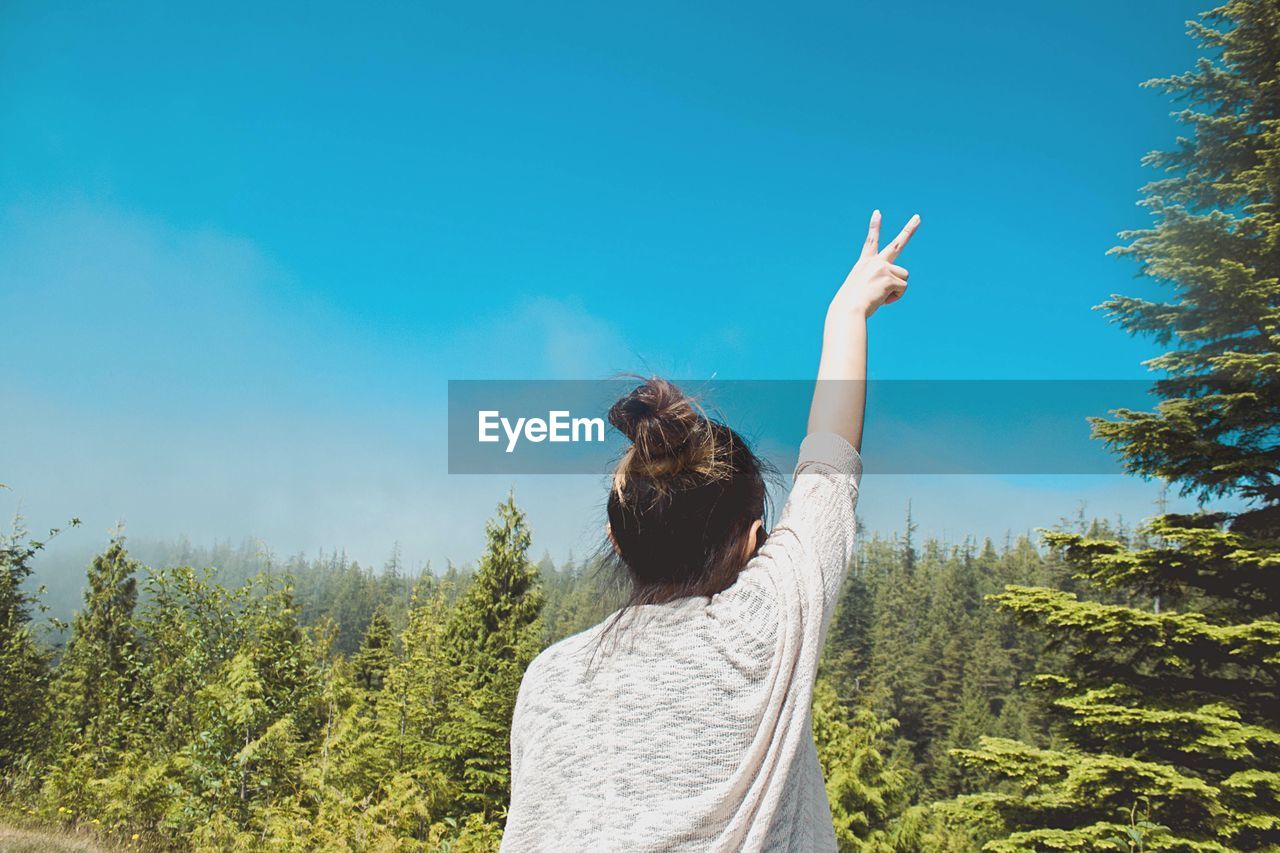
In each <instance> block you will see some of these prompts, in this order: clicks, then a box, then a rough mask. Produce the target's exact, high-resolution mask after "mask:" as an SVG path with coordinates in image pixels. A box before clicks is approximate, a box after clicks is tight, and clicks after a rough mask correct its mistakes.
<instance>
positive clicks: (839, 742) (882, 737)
mask: <svg viewBox="0 0 1280 853" xmlns="http://www.w3.org/2000/svg"><path fill="white" fill-rule="evenodd" d="M894 728H895V724H894V723H893V722H892V721H888V722H884V721H881V720H879V719H878V718H877V717H876V715H875V714H874V713H873V712H872V711H871V710H870V709H869V708H868V707H866V706H865V705H860V706H858V707H857V708H856V710H854V711H852V712H851V711H849V710H847V709H846V708H845V707H844V706H843V705H842V704H841V703H840V699H839V698H838V697H837V695H836V691H835V688H834V687H833V686H832V684H831V683H830V682H829V681H827V680H825V679H819V681H818V683H817V685H815V687H814V691H813V735H814V739H815V740H816V741H817V744H818V759H819V761H820V762H821V763H822V771H823V778H824V779H825V780H826V787H827V799H828V801H829V802H830V805H831V817H832V820H833V821H834V822H835V830H836V841H837V843H838V844H839V845H840V850H841V851H872V850H885V849H888V847H887V839H888V834H889V831H890V826H891V824H892V822H893V820H894V819H896V818H897V817H898V816H899V815H901V814H902V812H903V811H904V810H905V808H906V805H907V796H908V794H907V788H906V782H905V780H904V779H903V778H902V775H901V774H900V773H899V772H898V771H897V770H896V769H895V768H893V767H892V766H891V765H890V763H889V760H888V758H887V749H886V741H887V738H888V735H889V734H890V733H891V732H892V731H893V729H894Z"/></svg>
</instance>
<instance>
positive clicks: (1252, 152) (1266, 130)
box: [940, 0, 1280, 851]
mask: <svg viewBox="0 0 1280 853" xmlns="http://www.w3.org/2000/svg"><path fill="white" fill-rule="evenodd" d="M1192 33H1193V35H1195V36H1196V37H1198V38H1199V40H1200V42H1201V45H1202V46H1203V47H1204V48H1205V49H1206V50H1207V51H1208V52H1209V53H1210V54H1211V56H1210V57H1208V58H1205V59H1203V60H1202V61H1201V62H1200V63H1199V64H1198V65H1197V67H1196V69H1195V70H1194V71H1192V72H1189V73H1187V74H1183V75H1178V76H1176V77H1171V78H1167V79H1163V80H1157V81H1153V82H1152V84H1151V85H1153V86H1157V87H1159V88H1161V89H1163V90H1165V91H1166V92H1169V93H1171V94H1173V95H1174V96H1176V97H1179V98H1181V99H1183V100H1185V101H1186V102H1187V108H1186V109H1185V110H1184V111H1183V112H1182V113H1181V114H1180V117H1181V118H1182V120H1183V121H1184V122H1185V123H1187V124H1188V125H1189V126H1190V127H1191V134H1190V136H1188V137H1187V138H1184V139H1182V140H1180V141H1179V147H1178V149H1177V150H1176V151H1173V152H1166V153H1157V154H1153V155H1152V156H1151V157H1150V158H1148V161H1149V162H1150V163H1151V164H1152V165H1155V166H1157V167H1159V168H1162V169H1164V170H1165V175H1166V176H1165V177H1163V178H1162V179H1160V180H1157V181H1155V182H1153V183H1151V184H1149V185H1148V186H1147V188H1146V194H1147V204H1148V206H1149V207H1150V209H1151V210H1152V211H1153V212H1154V213H1155V215H1156V220H1157V221H1156V224H1155V226H1154V227H1153V228H1151V229H1148V230H1144V231H1137V232H1132V233H1130V234H1126V235H1125V236H1126V238H1128V239H1130V240H1131V242H1130V243H1129V245H1128V246H1127V247H1125V248H1124V249H1122V250H1119V251H1120V252H1121V253H1122V254H1127V255H1130V256H1132V257H1134V258H1136V259H1137V260H1138V261H1139V262H1140V263H1141V265H1142V269H1143V272H1144V273H1146V274H1147V275H1149V276H1151V277H1152V278H1154V279H1156V280H1157V281H1160V282H1162V283H1165V284H1168V285H1170V286H1171V287H1172V288H1173V289H1174V291H1175V299H1174V300H1173V301H1171V302H1169V303H1156V302H1152V301H1149V300H1143V299H1135V298H1130V297H1120V296H1117V297H1113V298H1112V300H1111V301H1110V302H1108V303H1107V304H1106V306H1105V307H1106V308H1107V310H1108V311H1109V312H1110V313H1111V315H1112V317H1113V318H1114V319H1115V320H1116V321H1117V322H1118V323H1119V324H1120V325H1122V326H1123V327H1124V328H1125V329H1126V330H1128V331H1130V332H1134V333H1143V334H1149V335H1152V336H1153V337H1155V338H1156V339H1157V340H1158V341H1160V342H1162V343H1165V344H1169V343H1173V344H1174V349H1173V350H1172V351H1170V352H1169V353H1167V354H1165V355H1163V356H1161V357H1159V358H1156V359H1153V360H1152V361H1151V362H1149V364H1150V366H1151V368H1152V369H1153V370H1155V371H1159V372H1161V374H1162V375H1161V377H1160V378H1159V379H1158V380H1157V381H1156V383H1155V390H1156V393H1157V394H1158V395H1159V396H1160V397H1161V398H1163V399H1162V401H1161V402H1160V403H1159V405H1158V406H1157V408H1156V411H1154V412H1134V411H1128V410H1125V411H1120V412H1117V413H1116V420H1113V421H1105V420H1097V421H1095V424H1094V429H1095V433H1096V435H1098V436H1099V437H1100V438H1102V439H1103V440H1105V441H1106V442H1107V443H1108V444H1109V445H1110V446H1111V447H1113V448H1114V449H1115V450H1116V451H1117V452H1118V453H1119V455H1120V456H1121V458H1122V459H1123V460H1124V462H1125V465H1126V466H1127V468H1128V469H1129V470H1130V471H1132V472H1135V473H1138V474H1142V475H1144V476H1156V477H1162V478H1165V479H1167V480H1170V481H1177V482H1178V483H1179V485H1180V487H1181V489H1182V491H1183V492H1184V493H1187V494H1196V495H1198V496H1200V497H1201V498H1202V499H1208V498H1213V497H1218V496H1233V497H1237V498H1240V499H1243V500H1244V501H1245V504H1246V509H1245V510H1244V511H1239V512H1214V513H1209V512H1202V513H1200V514H1196V515H1190V516H1186V515H1172V514H1165V515H1163V516H1161V517H1159V518H1157V519H1155V520H1154V521H1153V522H1151V523H1150V524H1149V525H1148V527H1147V529H1146V531H1145V538H1144V541H1142V542H1125V541H1121V540H1119V539H1117V538H1116V537H1111V536H1102V535H1096V534H1092V533H1090V534H1086V533H1070V532H1064V531H1058V532H1052V533H1048V534H1046V537H1045V538H1046V541H1047V542H1048V544H1049V545H1050V546H1051V547H1053V548H1054V549H1055V550H1056V551H1058V552H1059V553H1060V554H1061V555H1062V557H1063V558H1064V559H1065V560H1066V561H1067V563H1068V564H1069V565H1070V566H1071V567H1072V569H1073V573H1074V577H1075V579H1076V581H1078V582H1080V583H1081V584H1082V585H1084V586H1085V587H1087V588H1091V589H1094V590H1097V591H1098V593H1099V594H1100V596H1101V600H1090V599H1085V598H1082V597H1081V596H1079V595H1077V594H1076V593H1075V592H1072V591H1067V590H1061V589H1050V588H1045V587H1042V586H1027V585H1010V586H1009V587H1007V588H1006V590H1005V591H1004V592H1003V593H1001V594H999V595H996V596H993V600H994V601H995V602H996V603H997V604H998V605H999V606H1000V607H1001V609H1002V610H1004V611H1006V612H1008V613H1009V614H1011V615H1012V616H1013V617H1014V618H1016V619H1017V620H1018V621H1019V622H1020V623H1022V624H1024V625H1027V626H1030V627H1032V628H1035V629H1036V630H1038V631H1040V632H1043V633H1044V634H1045V635H1046V636H1047V637H1049V638H1050V639H1051V641H1052V642H1053V644H1054V645H1055V647H1057V648H1059V649H1061V650H1062V655H1063V657H1062V666H1061V667H1060V668H1058V669H1057V670H1056V671H1055V672H1051V673H1046V674H1044V675H1041V676H1040V677H1038V678H1035V679H1032V680H1031V681H1030V684H1031V685H1032V686H1034V687H1036V688H1038V689H1039V690H1040V692H1041V693H1042V694H1043V695H1044V697H1045V699H1046V702H1047V703H1048V709H1049V712H1050V714H1051V715H1052V719H1053V721H1054V731H1055V733H1056V735H1057V737H1058V740H1059V742H1060V743H1059V744H1058V745H1056V748H1052V749H1042V748H1037V747H1036V746H1033V745H1030V744H1027V743H1023V742H1021V741H1017V740H1008V739H999V738H984V739H983V740H982V741H981V743H980V745H979V746H978V747H977V748H976V749H959V750H957V751H956V753H955V754H956V757H957V760H958V761H960V762H961V763H962V764H963V765H965V766H967V767H970V768H973V769H975V770H980V771H983V772H985V773H986V774H987V776H988V777H989V779H990V780H991V784H990V785H989V786H988V788H987V790H986V791H984V792H983V793H975V794H972V795H968V796H961V797H959V798H957V799H955V800H953V801H951V802H950V803H947V804H945V805H943V806H941V807H940V811H942V812H945V813H946V814H948V816H949V817H951V818H952V819H953V820H956V821H959V822H964V823H967V824H969V825H970V826H972V827H975V828H976V829H977V830H979V831H980V832H981V833H982V834H984V835H985V836H986V837H987V838H989V839H990V840H989V841H988V843H987V845H986V847H985V849H988V850H993V851H1012V850H1045V849H1050V850H1095V849H1119V850H1138V849H1141V850H1215V851H1217V850H1222V851H1225V850H1259V849H1275V848H1277V847H1280V797H1278V796H1277V793H1280V774H1278V773H1277V772H1276V769H1275V768H1276V767H1277V766H1280V574H1278V573H1277V569H1278V568H1280V447H1277V445H1276V441H1275V438H1276V432H1275V430H1276V424H1277V423H1280V370H1277V367H1278V366H1280V266H1278V265H1277V264H1278V262H1277V258H1280V253H1277V251H1276V248H1277V241H1278V240H1280V223H1278V222H1277V218H1276V215H1277V211H1276V189H1277V186H1280V170H1278V169H1277V165H1280V153H1278V152H1280V99H1278V98H1277V97H1276V94H1277V92H1280V6H1277V5H1276V4H1275V3H1274V2H1264V0H1234V2H1229V3H1227V4H1225V5H1223V6H1221V7H1220V8H1218V9H1216V10H1214V11H1212V12H1210V13H1207V14H1206V15H1205V16H1204V18H1203V22H1201V23H1194V24H1192Z"/></svg>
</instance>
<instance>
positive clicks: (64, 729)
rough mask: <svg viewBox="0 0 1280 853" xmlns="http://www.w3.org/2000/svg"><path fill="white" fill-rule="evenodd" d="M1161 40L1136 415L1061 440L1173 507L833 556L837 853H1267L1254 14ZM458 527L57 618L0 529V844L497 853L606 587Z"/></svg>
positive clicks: (220, 576) (1277, 473)
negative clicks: (519, 776) (419, 539)
mask: <svg viewBox="0 0 1280 853" xmlns="http://www.w3.org/2000/svg"><path fill="white" fill-rule="evenodd" d="M1191 33H1192V36H1193V37H1194V38H1195V39H1197V40H1198V43H1199V45H1200V46H1201V48H1202V51H1203V59H1202V60H1201V62H1200V63H1199V64H1198V65H1196V67H1195V68H1194V69H1192V70H1190V71H1188V72H1186V73H1183V74H1177V75H1173V76H1170V77H1167V78H1162V79H1158V80H1153V81H1150V82H1149V83H1148V84H1147V85H1148V86H1150V87H1151V88H1154V89H1157V90H1159V91H1161V92H1163V93H1164V94H1165V95H1166V96H1168V97H1170V98H1171V99H1172V100H1173V102H1174V103H1175V104H1177V107H1178V110H1179V112H1177V113H1176V115H1177V117H1178V118H1179V120H1180V121H1181V122H1182V124H1183V127H1184V135H1183V136H1181V137H1179V138H1178V139H1177V140H1176V143H1175V144H1174V145H1173V146H1172V147H1171V148H1170V149H1169V150H1167V151H1160V152H1155V153H1153V154H1151V155H1149V157H1148V159H1147V163H1148V165H1150V166H1151V167H1152V168H1153V169H1154V170H1156V172H1157V177H1156V178H1155V179H1154V180H1153V181H1152V182H1151V183H1150V184H1148V185H1147V186H1146V187H1145V188H1143V196H1144V204H1145V206H1146V208H1147V210H1148V211H1149V212H1150V213H1151V214H1152V225H1151V227H1149V228H1147V229H1143V230H1137V231H1132V232H1124V233H1122V234H1121V240H1122V245H1121V246H1120V247H1118V248H1117V249H1116V250H1115V253H1116V254H1118V255H1120V256H1122V257H1124V258H1127V259H1129V260H1130V261H1132V262H1136V264H1137V266H1138V270H1139V272H1140V273H1141V274H1142V275H1143V276H1145V277H1146V278H1147V279H1148V280H1149V281H1152V282H1155V283H1157V284H1158V285H1160V286H1162V287H1163V288H1164V292H1165V294H1166V295H1167V298H1166V299H1164V300H1163V301H1153V300H1150V299H1145V298H1139V297H1132V296H1124V295H1116V296H1113V297H1112V298H1111V299H1110V300H1109V301H1108V302H1107V303H1105V304H1104V305H1103V306H1101V308H1102V311H1103V312H1104V313H1105V315H1106V317H1107V318H1109V319H1110V321H1111V322H1113V323H1114V324H1116V325H1117V326H1118V327H1119V330H1118V332H1117V333H1118V334H1119V333H1128V334H1133V335H1138V336H1144V337H1146V338H1148V339H1150V340H1152V341H1155V342H1156V343H1157V344H1158V345H1160V346H1161V348H1162V349H1165V350H1166V352H1165V354H1163V355H1160V356H1158V357H1157V358H1154V359H1152V360H1151V361H1150V362H1148V366H1149V367H1150V369H1151V371H1152V372H1153V380H1152V382H1153V387H1154V391H1155V393H1156V395H1157V396H1158V398H1159V403H1158V405H1157V406H1156V407H1155V409H1154V411H1129V410H1120V411H1117V412H1111V413H1106V412H1100V413H1098V418H1097V419H1095V420H1094V422H1093V431H1094V435H1095V438H1096V440H1098V441H1100V442H1104V443H1105V444H1106V446H1107V447H1108V448H1109V449H1110V450H1111V451H1112V452H1114V453H1115V454H1117V455H1118V457H1119V458H1120V460H1121V461H1122V462H1123V464H1124V466H1125V468H1126V470H1127V471H1128V472H1129V473H1131V474H1133V475H1137V476H1142V477H1146V478H1149V479H1153V480H1158V481H1163V482H1164V483H1167V484H1168V487H1169V488H1170V489H1173V490H1177V491H1179V492H1180V493H1181V494H1183V495H1187V496H1192V497H1194V498H1197V499H1198V500H1199V504H1198V505H1199V506H1200V510H1199V511H1197V512H1194V513H1183V514H1178V513H1170V512H1161V513H1159V514H1157V515H1155V516H1154V517H1152V518H1150V519H1147V520H1145V521H1144V522H1143V523H1141V524H1139V525H1137V526H1134V527H1128V526H1125V525H1121V524H1119V523H1110V522H1105V521H1100V520H1090V519H1087V518H1084V517H1080V518H1076V519H1067V520H1061V519H1059V520H1055V519H1046V520H1045V528H1044V529H1043V530H1042V531H1041V532H1040V533H1039V534H1038V536H1037V537H1036V538H1028V537H1018V538H1012V537H1011V538H1009V539H1007V540H1006V541H1002V542H991V541H975V540H972V539H969V540H964V541H961V542H959V543H958V544H957V543H943V542H939V541H933V540H927V539H926V540H923V541H922V540H921V539H920V538H919V537H918V536H917V534H916V527H915V523H914V521H913V519H912V518H911V517H910V514H909V513H908V514H907V516H906V518H904V520H903V526H902V528H901V530H900V531H899V532H898V533H896V534H895V535H892V536H885V535H874V534H866V535H864V536H863V537H862V539H861V540H860V542H859V544H858V548H857V550H856V556H855V558H854V563H853V565H852V566H851V567H850V571H849V576H848V579H847V581H846V584H845V587H844V590H843V593H842V596H841V600H840V602H839V605H838V609H837V611H836V615H835V618H834V620H833V622H832V626H831V629H830V633H829V635H828V637H827V645H826V648H825V651H824V657H823V660H822V664H821V668H820V672H819V682H818V686H817V689H816V691H815V696H814V704H813V731H814V736H815V739H816V741H817V745H818V750H819V756H820V758H821V762H822V765H823V770H824V775H825V778H826V786H827V794H828V798H829V801H830V804H831V810H832V815H833V818H834V821H835V829H836V834H837V838H838V841H839V844H840V847H841V849H842V850H847V851H877V853H888V851H969V850H987V851H993V853H1008V852H1009V851H1039V850H1081V851H1083V850H1119V851H1139V850H1142V851H1147V850H1151V851H1155V850H1177V851H1237V850H1280V442H1278V441H1277V439H1278V438H1280V434H1278V432H1280V431H1278V428H1277V425H1278V424H1280V209H1278V208H1277V194H1278V192H1277V191H1278V190H1280V4H1277V3H1276V2H1274V0H1232V2H1228V3H1226V4H1225V5H1223V6H1221V7H1220V8H1218V9H1216V10H1213V11H1211V12H1208V13H1206V14H1205V15H1204V16H1203V17H1202V18H1201V19H1200V20H1199V21H1197V22H1193V23H1192V24H1191ZM0 473H2V472H0ZM499 497H500V496H497V495H495V500H496V499H498V498H499ZM1223 506H1229V507H1232V509H1230V510H1227V509H1223V508H1222V507H1223ZM76 523H77V522H76V520H75V519H72V520H71V521H70V524H71V525H74V524H76ZM485 530H486V536H487V545H486V548H485V551H484V553H483V554H482V555H480V556H479V558H478V560H477V561H476V563H475V564H474V565H473V566H467V567H463V568H456V567H452V566H451V567H449V569H448V570H447V571H443V572H422V573H410V572H407V571H406V570H405V569H404V567H403V566H402V565H401V561H400V559H399V555H398V553H393V555H392V557H391V558H390V559H389V560H388V561H387V563H386V564H385V565H384V566H382V567H378V568H374V567H371V566H364V565H359V564H357V563H355V562H352V561H350V560H348V559H346V558H345V557H343V556H341V555H340V554H333V555H329V556H324V557H320V558H316V559H310V560H308V559H304V558H297V559H294V560H290V561H285V562H284V563H283V564H280V565H266V566H264V565H262V562H261V560H260V559H259V558H258V557H257V556H256V555H255V554H254V553H253V551H252V548H249V547H246V548H240V549H236V548H231V547H218V548H214V549H201V548H196V547H193V546H191V545H190V544H189V543H185V542H180V543H169V544H163V545H161V544H156V543H152V544H151V545H149V546H148V547H147V548H146V549H144V550H146V551H148V553H147V554H146V555H145V557H146V559H145V563H146V564H144V561H143V560H141V559H138V555H135V554H134V553H131V550H130V548H131V543H130V542H128V541H126V539H125V538H124V537H123V535H118V536H116V537H115V538H113V539H112V540H111V541H110V542H107V543H105V548H104V550H102V552H101V553H100V554H98V555H97V556H95V557H94V558H93V560H92V562H91V563H90V564H89V565H88V567H87V575H86V585H85V589H84V595H83V601H81V602H80V603H79V604H78V606H77V607H76V609H75V613H74V615H73V616H71V617H70V619H69V621H68V622H67V624H65V625H63V624H60V623H58V621H57V620H53V621H51V620H50V619H49V617H48V615H47V614H46V612H45V609H44V608H45V606H46V605H45V603H44V601H43V598H42V591H41V590H39V589H37V588H35V587H33V585H32V581H31V575H32V572H33V565H34V564H35V562H36V561H37V559H38V558H39V555H40V553H41V551H42V550H43V549H44V548H45V546H46V545H47V544H48V542H49V540H50V537H51V536H56V535H57V534H58V531H49V535H47V536H44V535H42V536H38V537H33V536H32V535H31V533H30V532H29V531H28V530H26V529H25V528H24V526H23V524H22V522H21V520H19V521H18V522H17V523H16V524H15V526H14V527H13V529H12V530H11V531H10V532H9V533H8V534H7V535H6V536H5V537H4V538H3V541H0V820H3V822H4V823H6V824H9V825H12V826H17V827H30V828H33V829H39V828H46V829H49V830H51V831H52V830H58V831H62V832H70V833H75V834H78V835H80V836H82V837H85V838H92V839H94V840H95V843H98V844H101V845H102V846H103V847H105V848H108V849H138V850H154V849H223V850H257V849H323V850H353V851H358V850H441V851H468V850H477V851H478V850H494V849H496V847H497V845H498V843H499V842H500V839H501V835H502V826H503V820H504V809H505V807H506V804H507V798H508V786H509V767H508V746H509V745H508V738H509V724H510V718H511V714H512V710H513V707H514V702H515V697H516V692H517V689H518V686H519V683H520V679H521V676H522V673H523V671H524V668H525V667H526V666H527V665H528V663H529V662H530V661H531V660H532V659H533V658H534V657H535V656H536V655H537V654H538V652H539V651H540V650H541V649H543V648H545V647H546V646H547V645H548V644H550V643H552V642H554V641H555V640H557V639H559V638H562V637H565V636H568V635H570V634H572V633H575V632H577V631H580V630H583V629H585V628H587V627H589V626H591V625H593V624H595V623H597V622H598V621H600V620H601V619H603V618H604V617H605V616H607V615H608V614H609V613H610V612H611V611H612V610H613V609H614V608H615V607H616V606H617V605H618V603H619V601H620V594H621V592H620V586H619V584H618V583H617V581H616V579H614V578H610V577H608V576H606V575H604V574H603V569H602V568H601V566H602V563H601V561H599V560H597V559H594V558H588V559H585V560H582V561H575V560H566V561H563V562H561V563H559V564H556V563H555V562H553V561H552V560H551V559H550V557H542V558H541V559H539V557H538V556H537V555H538V552H537V550H536V543H535V540H534V537H533V533H532V531H531V530H530V529H529V525H528V523H527V521H526V518H525V515H524V513H523V512H522V511H521V509H520V507H519V506H518V505H517V503H516V501H515V499H514V498H513V497H512V496H510V495H508V496H507V497H506V498H505V499H504V500H501V501H500V502H498V503H497V508H496V511H495V513H494V515H493V517H492V518H491V519H490V520H489V521H488V522H487V524H486V528H485Z"/></svg>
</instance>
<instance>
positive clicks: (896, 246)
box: [880, 213, 920, 261]
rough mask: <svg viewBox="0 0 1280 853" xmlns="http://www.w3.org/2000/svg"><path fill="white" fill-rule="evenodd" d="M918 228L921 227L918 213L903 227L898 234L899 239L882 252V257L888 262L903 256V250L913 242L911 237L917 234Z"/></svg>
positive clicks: (895, 238)
mask: <svg viewBox="0 0 1280 853" xmlns="http://www.w3.org/2000/svg"><path fill="white" fill-rule="evenodd" d="M918 227H920V214H918V213H917V214H916V215H915V216H912V217H911V219H909V220H908V221H907V224H906V225H904V226H902V230H901V231H899V232H898V236H897V237H894V238H893V242H891V243H890V244H889V245H887V246H885V247H884V249H882V250H881V251H880V257H882V258H884V259H885V260H886V261H894V260H895V259H897V257H898V255H900V254H902V250H903V249H905V248H906V247H907V243H908V241H910V240H911V235H912V234H914V233H916V228H918Z"/></svg>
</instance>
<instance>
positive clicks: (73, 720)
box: [54, 535, 139, 769]
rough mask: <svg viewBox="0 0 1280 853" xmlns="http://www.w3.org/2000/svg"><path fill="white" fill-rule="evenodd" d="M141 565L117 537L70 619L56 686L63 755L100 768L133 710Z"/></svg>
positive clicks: (97, 560)
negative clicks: (133, 676)
mask: <svg viewBox="0 0 1280 853" xmlns="http://www.w3.org/2000/svg"><path fill="white" fill-rule="evenodd" d="M138 569H139V565H138V563H137V562H136V561H135V560H133V559H131V558H130V557H129V553H128V551H127V550H126V549H125V544H124V537H123V536H120V535H117V536H116V537H115V538H114V539H112V541H111V544H110V545H109V546H108V547H107V550H106V551H104V552H103V553H101V554H99V555H98V556H97V557H95V558H94V559H93V563H92V564H91V565H90V566H89V570H88V578H87V579H88V586H87V588H86V589H85V594H84V609H83V610H81V611H80V612H79V613H77V614H76V615H75V617H74V618H73V619H72V621H71V637H70V639H69V640H68V641H67V647H66V650H65V652H64V654H63V656H62V660H60V661H59V662H58V667H57V671H56V681H55V684H54V693H55V703H56V708H57V714H58V719H57V721H56V723H55V728H56V730H57V731H56V734H57V737H59V738H60V739H61V743H62V749H63V752H64V754H65V753H76V754H79V755H81V756H84V757H85V758H87V759H88V760H89V762H90V763H91V764H92V765H93V766H95V767H96V768H98V769H105V767H106V766H107V765H108V764H109V763H110V761H111V760H112V759H113V758H114V754H115V752H116V751H117V750H118V748H119V747H120V746H121V745H122V744H123V738H124V736H125V734H126V727H125V726H124V723H125V722H126V721H127V720H129V719H130V717H131V715H132V713H133V711H134V710H135V708H134V705H135V700H136V698H137V694H136V693H135V690H134V686H135V684H134V681H133V678H132V677H131V675H132V672H133V669H134V664H135V660H134V656H135V654H136V653H137V651H138V636H137V630H136V626H135V625H134V618H133V617H134V607H135V606H136V604H137V601H138V581H137V572H138Z"/></svg>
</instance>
